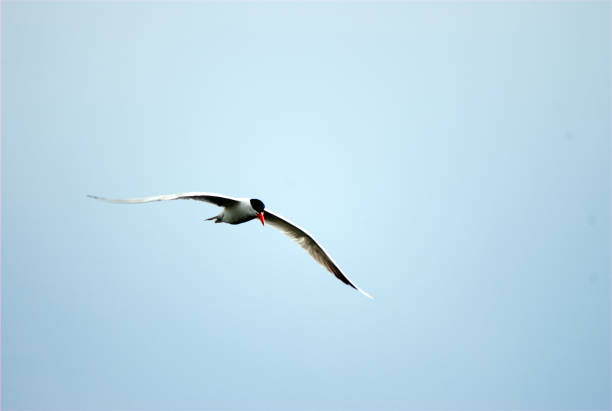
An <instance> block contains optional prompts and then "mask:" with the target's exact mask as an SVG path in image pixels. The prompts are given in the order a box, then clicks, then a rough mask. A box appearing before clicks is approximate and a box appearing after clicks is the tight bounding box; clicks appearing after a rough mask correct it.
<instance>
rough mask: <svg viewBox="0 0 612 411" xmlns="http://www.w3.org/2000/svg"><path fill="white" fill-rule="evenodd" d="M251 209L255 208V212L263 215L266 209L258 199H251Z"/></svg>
mask: <svg viewBox="0 0 612 411" xmlns="http://www.w3.org/2000/svg"><path fill="white" fill-rule="evenodd" d="M251 207H253V210H255V211H257V212H258V213H261V212H262V211H263V210H264V208H266V206H265V205H264V203H263V202H262V201H261V200H258V199H256V198H252V199H251Z"/></svg>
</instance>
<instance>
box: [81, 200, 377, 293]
mask: <svg viewBox="0 0 612 411" xmlns="http://www.w3.org/2000/svg"><path fill="white" fill-rule="evenodd" d="M89 197H91V198H94V199H96V200H102V201H107V202H110V203H122V204H134V203H149V202H153V201H164V200H198V201H205V202H208V203H212V204H215V205H217V206H219V207H222V210H221V212H220V213H219V214H217V215H216V216H214V217H211V218H208V219H207V220H212V221H214V222H215V223H227V224H234V225H235V224H242V223H246V222H248V221H251V220H254V219H256V218H259V220H260V221H261V223H262V224H264V221H267V222H268V224H270V225H271V226H273V227H275V228H278V229H279V230H281V231H282V232H284V233H285V234H286V235H287V236H289V237H290V238H291V239H292V240H293V241H295V242H296V243H298V244H299V245H300V246H301V247H302V248H304V249H305V250H306V251H308V253H309V254H310V255H311V256H312V257H313V258H314V259H315V260H316V261H317V262H318V263H319V264H321V265H322V266H323V267H325V268H326V269H327V270H328V271H329V272H330V273H332V274H334V275H335V276H336V278H338V279H339V280H340V281H342V282H343V283H345V284H347V285H349V286H351V287H353V288H354V289H356V290H357V291H359V292H361V293H362V294H363V295H365V296H366V297H369V298H372V296H371V295H369V294H368V293H366V292H365V291H363V290H362V289H360V288H359V287H357V286H356V285H355V284H353V283H352V282H351V281H350V280H349V279H348V277H347V276H346V275H344V273H343V272H342V271H341V270H340V268H338V266H337V265H336V263H335V262H334V261H333V260H332V258H331V257H330V256H329V254H328V253H327V252H326V251H325V250H324V249H323V247H321V246H320V245H319V244H318V243H317V242H316V241H315V239H314V238H313V237H312V236H311V235H310V234H309V233H308V232H307V231H306V230H304V229H303V228H300V227H299V226H297V225H296V224H293V223H292V222H290V221H289V220H287V219H285V218H283V217H281V216H279V215H278V214H275V213H273V212H271V211H269V210H265V205H264V203H263V202H262V201H261V200H258V199H249V198H234V197H228V196H224V195H221V194H213V193H201V192H192V193H183V194H167V195H160V196H154V197H144V198H132V199H124V200H112V199H107V198H102V197H96V196H89ZM264 210H265V211H264ZM264 216H265V217H264Z"/></svg>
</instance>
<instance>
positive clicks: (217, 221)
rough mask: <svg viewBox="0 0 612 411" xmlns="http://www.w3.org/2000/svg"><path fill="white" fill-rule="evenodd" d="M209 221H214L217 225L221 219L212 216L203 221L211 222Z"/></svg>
mask: <svg viewBox="0 0 612 411" xmlns="http://www.w3.org/2000/svg"><path fill="white" fill-rule="evenodd" d="M211 220H215V224H217V223H220V222H221V219H220V218H219V216H218V215H216V216H213V217H210V218H207V219H206V220H205V221H211Z"/></svg>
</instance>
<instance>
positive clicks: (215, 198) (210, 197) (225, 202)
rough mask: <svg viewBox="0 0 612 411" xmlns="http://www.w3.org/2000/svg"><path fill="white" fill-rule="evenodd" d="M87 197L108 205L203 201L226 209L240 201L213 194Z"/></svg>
mask: <svg viewBox="0 0 612 411" xmlns="http://www.w3.org/2000/svg"><path fill="white" fill-rule="evenodd" d="M87 197H90V198H93V199H96V200H102V201H106V202H109V203H120V204H135V203H150V202H152V201H166V200H198V201H205V202H207V203H212V204H215V205H218V206H219V207H226V206H229V205H232V204H236V203H239V202H240V200H238V199H237V198H232V197H228V196H224V195H221V194H214V193H183V194H165V195H161V196H153V197H142V198H127V199H124V200H113V199H109V198H103V197H97V196H92V195H88V196H87Z"/></svg>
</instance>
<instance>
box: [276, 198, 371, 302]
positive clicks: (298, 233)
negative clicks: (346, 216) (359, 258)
mask: <svg viewBox="0 0 612 411" xmlns="http://www.w3.org/2000/svg"><path fill="white" fill-rule="evenodd" d="M264 217H265V220H266V223H268V224H269V225H271V226H272V227H274V228H278V229H279V230H280V231H282V232H283V233H285V234H286V235H287V236H288V237H289V238H291V239H292V240H293V241H295V242H296V243H298V244H299V246H300V247H302V248H303V249H304V250H306V251H308V254H310V255H311V257H312V258H314V259H315V261H316V262H318V263H319V264H321V265H322V266H323V267H325V269H327V271H329V272H330V273H332V274H333V275H334V276H336V278H337V279H339V280H340V281H342V282H343V283H344V284H346V285H348V286H350V287H353V288H354V289H355V290H357V291H359V292H360V293H361V294H363V295H365V296H366V297H368V298H371V299H372V300H373V299H374V297H372V296H371V295H370V294H368V293H366V292H365V291H363V290H362V289H361V288H359V287H357V286H356V285H355V284H354V283H353V282H352V281H351V280H349V278H348V277H347V276H346V275H344V273H343V272H342V270H340V268H338V266H337V265H336V263H335V262H334V260H332V258H331V257H330V256H329V254H327V252H326V251H325V249H324V248H323V247H321V246H320V245H319V243H317V242H316V241H315V239H314V238H313V237H312V236H311V235H310V234H309V233H308V232H307V231H306V230H304V229H303V228H301V227H299V226H297V225H295V224H293V223H292V222H290V221H289V220H287V219H285V218H283V217H281V216H279V215H278V214H274V213H272V212H270V211H268V210H264Z"/></svg>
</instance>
